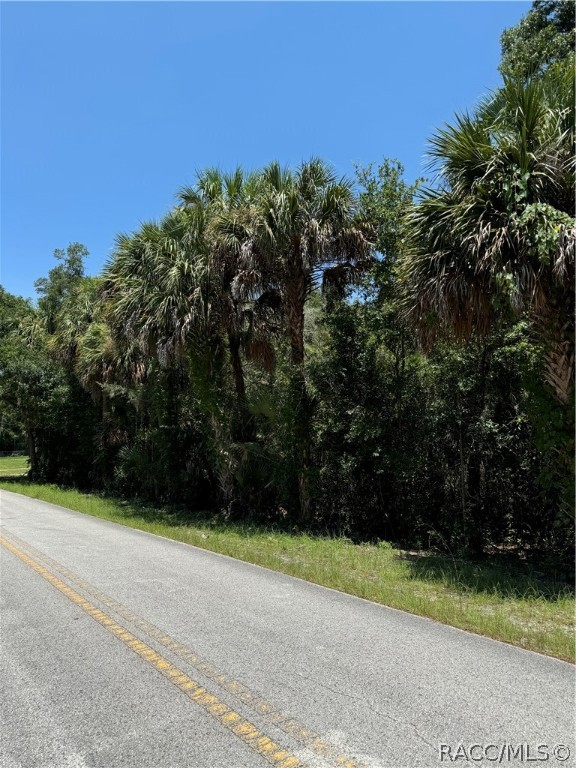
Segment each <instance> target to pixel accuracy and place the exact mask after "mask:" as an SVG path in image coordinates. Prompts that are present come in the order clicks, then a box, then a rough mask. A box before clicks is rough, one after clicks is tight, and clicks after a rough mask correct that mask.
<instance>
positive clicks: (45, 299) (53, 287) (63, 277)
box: [34, 243, 88, 333]
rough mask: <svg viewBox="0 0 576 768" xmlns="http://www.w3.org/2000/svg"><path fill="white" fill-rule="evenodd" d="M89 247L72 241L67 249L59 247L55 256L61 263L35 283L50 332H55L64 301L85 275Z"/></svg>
mask: <svg viewBox="0 0 576 768" xmlns="http://www.w3.org/2000/svg"><path fill="white" fill-rule="evenodd" d="M86 256H88V249H87V248H86V246H85V245H82V244H81V243H70V245H69V246H68V247H67V248H66V250H65V251H64V250H62V249H60V248H57V249H56V250H55V251H54V258H56V259H58V261H60V262H61V263H60V264H58V266H57V267H54V268H53V269H51V270H50V272H49V273H48V277H41V278H39V279H38V280H36V282H35V283H34V287H35V288H36V291H37V293H38V295H39V296H40V299H39V300H38V309H39V312H40V316H41V317H42V318H43V320H44V323H45V326H46V330H47V331H48V333H53V331H54V328H55V323H56V315H57V314H58V312H59V310H60V307H61V305H62V302H63V301H64V299H65V298H66V296H67V295H68V294H69V293H70V291H71V290H72V288H73V287H74V286H75V285H76V284H77V283H78V281H79V280H80V279H81V278H82V277H83V275H84V259H85V257H86Z"/></svg>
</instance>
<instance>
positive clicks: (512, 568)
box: [398, 553, 574, 602]
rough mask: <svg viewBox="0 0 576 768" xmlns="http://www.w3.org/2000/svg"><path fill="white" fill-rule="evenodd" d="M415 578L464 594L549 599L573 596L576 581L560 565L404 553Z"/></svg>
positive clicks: (553, 600)
mask: <svg viewBox="0 0 576 768" xmlns="http://www.w3.org/2000/svg"><path fill="white" fill-rule="evenodd" d="M398 557H399V558H400V559H401V560H403V561H404V562H406V563H407V564H408V567H409V569H410V573H411V575H412V577H413V578H417V579H421V580H423V581H431V582H442V583H443V584H446V585H447V586H448V587H449V588H450V589H453V590H454V591H456V592H461V593H463V594H485V595H498V596H500V597H512V598H524V599H530V598H535V599H536V598H540V599H544V600H547V601H550V602H555V601H557V600H562V599H565V598H569V597H574V583H573V582H571V580H570V576H569V575H568V574H567V573H565V571H564V570H563V569H562V568H561V567H560V568H556V567H554V566H553V565H550V566H546V567H545V568H544V567H542V568H538V567H535V566H534V565H531V564H528V563H519V562H517V561H516V562H513V561H510V560H507V559H506V558H499V557H493V558H492V559H488V560H482V561H474V560H464V559H456V558H451V557H449V556H445V555H438V554H427V553H423V554H420V553H418V554H412V553H402V554H401V555H398Z"/></svg>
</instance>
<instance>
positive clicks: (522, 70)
mask: <svg viewBox="0 0 576 768" xmlns="http://www.w3.org/2000/svg"><path fill="white" fill-rule="evenodd" d="M574 11H575V5H574V0H535V2H534V3H533V4H532V8H531V10H530V11H529V12H528V13H527V14H526V16H524V17H523V18H522V19H521V20H520V21H519V23H518V24H517V25H516V26H515V27H511V28H510V29H506V30H504V32H503V33H502V38H501V44H502V61H501V63H500V71H501V73H502V74H503V75H504V76H505V77H510V76H512V77H520V78H526V77H532V76H533V75H535V74H536V75H537V74H541V73H542V72H543V71H545V70H546V69H547V68H548V67H550V66H553V65H555V64H556V63H558V62H560V63H567V64H568V66H569V67H570V68H571V69H572V77H573V76H574V75H573V68H574V44H575V42H576V40H575V24H574Z"/></svg>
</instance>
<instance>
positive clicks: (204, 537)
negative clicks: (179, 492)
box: [0, 479, 574, 662]
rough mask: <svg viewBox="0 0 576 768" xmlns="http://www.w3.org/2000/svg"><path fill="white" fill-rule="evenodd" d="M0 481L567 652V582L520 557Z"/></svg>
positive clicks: (570, 639) (570, 631)
mask: <svg viewBox="0 0 576 768" xmlns="http://www.w3.org/2000/svg"><path fill="white" fill-rule="evenodd" d="M0 488H5V489H6V490H10V491H14V492H16V493H22V494H24V495H26V496H31V497H33V498H36V499H41V500H43V501H48V502H51V503H53V504H59V505H61V506H64V507H68V508H69V509H73V510H76V511H78V512H83V513H85V514H88V515H93V516H95V517H100V518H103V519H104V520H111V521H113V522H116V523H120V524H122V525H127V526H130V527H132V528H138V529H140V530H143V531H148V532H150V533H155V534H159V535H161V536H166V537H167V538H170V539H175V540H176V541H182V542H185V543H187V544H194V545H195V546H198V547H202V548H203V549H208V550H211V551H213V552H220V553H222V554H225V555H230V556H232V557H235V558H238V559H240V560H245V561H247V562H250V563H256V564H258V565H262V566H265V567H267V568H272V569H274V570H276V571H281V572H282V573H286V574H289V575H291V576H297V577H299V578H301V579H306V580H307V581H312V582H314V583H316V584H322V585H324V586H326V587H332V588H334V589H338V590H340V591H342V592H347V593H349V594H352V595H357V596H358V597H363V598H366V599H368V600H373V601H374V602H377V603H382V604H384V605H388V606H390V607H392V608H399V609H401V610H403V611H408V612H410V613H414V614H417V615H419V616H426V617H428V618H430V619H434V620H435V621H439V622H442V623H443V624H450V625H452V626H454V627H459V628H461V629H466V630H469V631H471V632H475V633H477V634H481V635H486V636H488V637H492V638H494V639H496V640H502V641H504V642H507V643H512V644H514V645H517V646H520V647H522V648H526V649H529V650H533V651H539V652H540V653H545V654H548V655H550V656H555V657H557V658H560V659H565V660H566V661H572V662H573V661H574V590H573V589H572V588H571V587H570V586H569V585H567V584H566V583H565V582H563V581H561V580H555V579H552V578H549V577H546V576H545V574H543V573H539V572H538V571H536V570H535V569H534V568H531V567H528V566H526V567H521V566H520V565H518V564H515V565H512V564H510V563H504V562H500V563H498V562H487V563H484V562H482V563H478V562H471V561H466V560H457V559H452V558H449V557H443V556H439V555H434V554H428V553H409V552H403V551H401V550H398V549H395V548H393V547H392V546H390V545H388V544H386V543H385V542H383V543H381V544H380V545H373V544H354V543H352V542H351V541H349V540H348V539H338V538H324V537H318V536H309V535H303V534H290V533H286V532H282V531H276V530H270V529H265V528H262V527H258V526H254V525H239V524H230V523H224V522H221V521H218V520H216V519H210V518H208V517H205V516H204V517H202V516H198V517H195V518H194V519H190V516H189V515H184V513H182V512H177V511H174V510H169V509H164V508H160V507H151V506H148V505H143V504H140V503H138V502H127V501H124V500H117V499H111V498H107V497H106V498H104V497H101V496H98V495H96V494H86V493H79V492H78V491H75V490H68V489H62V488H58V487H56V486H53V485H36V484H32V483H27V482H21V481H18V480H16V479H14V480H6V479H1V480H0Z"/></svg>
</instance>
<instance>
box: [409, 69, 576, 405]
mask: <svg viewBox="0 0 576 768" xmlns="http://www.w3.org/2000/svg"><path fill="white" fill-rule="evenodd" d="M569 74H570V73H568V75H569ZM568 75H566V76H563V77H560V76H559V75H558V74H557V73H556V75H554V73H550V75H548V76H546V77H544V78H542V79H540V80H532V81H528V82H517V81H513V80H506V81H505V83H504V86H503V88H502V89H501V90H500V91H498V92H497V93H496V94H495V95H494V96H493V97H492V98H490V99H489V100H487V101H486V102H485V103H484V104H482V105H481V106H480V108H479V109H478V110H477V112H476V113H475V114H473V115H472V116H470V115H467V114H464V115H460V116H457V118H456V121H455V123H454V125H450V126H447V127H445V128H443V129H441V130H439V131H438V132H437V133H436V134H435V136H433V138H432V141H431V152H430V154H431V158H432V163H433V164H434V165H435V166H436V167H437V168H438V170H439V179H440V184H439V186H438V188H436V189H433V190H428V191H426V192H424V193H423V195H422V197H421V199H420V202H419V204H418V205H417V206H415V208H414V210H413V213H412V216H411V219H410V226H411V230H412V235H411V244H410V248H409V250H408V252H407V255H406V257H405V258H404V260H403V262H402V263H401V265H400V276H401V280H402V282H403V284H404V288H405V308H406V313H407V315H408V317H409V318H411V319H412V320H413V321H415V322H416V323H417V324H418V325H419V326H420V328H421V330H422V333H423V336H424V337H425V340H427V341H428V342H429V341H430V340H431V338H432V337H433V336H434V334H435V333H436V332H437V331H438V330H439V329H441V328H442V327H444V328H448V329H449V330H450V331H452V332H454V333H455V334H456V335H457V336H459V337H467V336H470V335H471V334H475V333H477V334H485V333H487V332H488V331H489V330H490V328H491V327H492V326H493V324H494V322H495V321H496V320H497V319H498V318H499V317H501V316H502V313H503V312H506V313H508V314H512V315H517V314H519V313H521V312H525V313H527V314H528V316H529V317H530V318H531V319H532V320H533V322H534V326H535V328H536V329H537V330H538V331H539V333H540V335H541V337H542V338H543V339H544V341H545V343H546V347H547V361H546V380H547V382H548V383H549V384H550V385H551V386H552V388H553V391H554V393H555V395H556V397H557V399H558V400H559V401H560V402H562V403H568V402H569V400H570V392H571V389H572V386H573V381H574V378H573V366H574V335H573V330H572V321H573V315H574V293H573V285H574V254H575V237H576V231H575V229H574V83H573V77H571V76H568Z"/></svg>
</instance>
